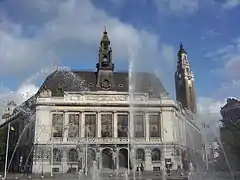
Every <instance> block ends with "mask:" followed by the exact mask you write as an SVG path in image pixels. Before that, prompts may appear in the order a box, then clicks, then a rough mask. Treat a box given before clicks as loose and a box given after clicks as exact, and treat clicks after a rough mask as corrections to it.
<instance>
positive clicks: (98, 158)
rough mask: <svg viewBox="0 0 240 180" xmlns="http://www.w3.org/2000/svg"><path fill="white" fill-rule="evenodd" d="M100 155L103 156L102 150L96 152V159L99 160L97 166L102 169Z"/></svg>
mask: <svg viewBox="0 0 240 180" xmlns="http://www.w3.org/2000/svg"><path fill="white" fill-rule="evenodd" d="M100 156H101V154H100V152H97V154H96V161H97V168H98V169H101V164H102V163H101V162H100Z"/></svg>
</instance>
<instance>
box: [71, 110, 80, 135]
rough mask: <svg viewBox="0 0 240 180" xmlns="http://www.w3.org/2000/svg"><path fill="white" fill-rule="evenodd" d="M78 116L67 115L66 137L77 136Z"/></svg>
mask: <svg viewBox="0 0 240 180" xmlns="http://www.w3.org/2000/svg"><path fill="white" fill-rule="evenodd" d="M79 120H80V116H79V114H69V130H68V137H78V136H79Z"/></svg>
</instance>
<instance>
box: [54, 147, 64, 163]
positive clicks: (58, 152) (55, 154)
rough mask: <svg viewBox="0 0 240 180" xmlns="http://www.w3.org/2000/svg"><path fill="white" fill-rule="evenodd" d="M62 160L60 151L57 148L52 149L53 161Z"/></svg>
mask: <svg viewBox="0 0 240 180" xmlns="http://www.w3.org/2000/svg"><path fill="white" fill-rule="evenodd" d="M61 160H62V152H61V150H60V149H58V148H54V149H53V162H61Z"/></svg>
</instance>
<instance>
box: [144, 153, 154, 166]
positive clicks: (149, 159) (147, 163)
mask: <svg viewBox="0 0 240 180" xmlns="http://www.w3.org/2000/svg"><path fill="white" fill-rule="evenodd" d="M144 169H145V170H146V171H152V170H153V165H152V156H151V150H150V149H146V150H145V167H144Z"/></svg>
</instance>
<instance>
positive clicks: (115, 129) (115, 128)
mask: <svg viewBox="0 0 240 180" xmlns="http://www.w3.org/2000/svg"><path fill="white" fill-rule="evenodd" d="M117 136H118V115H117V112H114V113H113V137H114V138H117Z"/></svg>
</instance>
